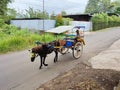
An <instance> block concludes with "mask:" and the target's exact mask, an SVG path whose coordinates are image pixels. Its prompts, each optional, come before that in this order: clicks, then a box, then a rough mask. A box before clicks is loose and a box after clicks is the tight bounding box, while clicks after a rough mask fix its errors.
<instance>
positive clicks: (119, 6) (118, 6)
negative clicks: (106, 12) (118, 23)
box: [112, 0, 120, 14]
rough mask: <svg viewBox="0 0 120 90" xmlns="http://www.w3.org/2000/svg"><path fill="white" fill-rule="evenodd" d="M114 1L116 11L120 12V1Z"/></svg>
mask: <svg viewBox="0 0 120 90" xmlns="http://www.w3.org/2000/svg"><path fill="white" fill-rule="evenodd" d="M112 3H113V4H114V6H113V10H114V13H117V14H120V1H119V0H115V1H114V2H112Z"/></svg>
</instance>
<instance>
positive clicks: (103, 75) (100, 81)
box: [37, 64, 120, 90]
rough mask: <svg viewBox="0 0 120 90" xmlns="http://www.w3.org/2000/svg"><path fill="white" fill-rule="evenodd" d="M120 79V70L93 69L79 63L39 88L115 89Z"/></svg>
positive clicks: (52, 89)
mask: <svg viewBox="0 0 120 90" xmlns="http://www.w3.org/2000/svg"><path fill="white" fill-rule="evenodd" d="M119 80H120V72H118V71H114V70H103V69H101V70H100V69H92V68H89V67H86V66H85V65H82V64H78V65H77V66H76V67H75V68H74V69H72V70H70V71H68V72H66V73H64V74H61V75H59V76H58V77H56V78H55V79H53V80H51V81H49V82H47V83H45V84H43V85H42V86H40V87H39V88H38V89H37V90H113V88H114V87H115V86H117V85H118V83H119Z"/></svg>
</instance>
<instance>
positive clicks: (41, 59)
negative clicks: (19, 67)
mask: <svg viewBox="0 0 120 90" xmlns="http://www.w3.org/2000/svg"><path fill="white" fill-rule="evenodd" d="M42 58H43V56H40V59H41V62H40V67H39V69H41V68H42V64H43V60H42Z"/></svg>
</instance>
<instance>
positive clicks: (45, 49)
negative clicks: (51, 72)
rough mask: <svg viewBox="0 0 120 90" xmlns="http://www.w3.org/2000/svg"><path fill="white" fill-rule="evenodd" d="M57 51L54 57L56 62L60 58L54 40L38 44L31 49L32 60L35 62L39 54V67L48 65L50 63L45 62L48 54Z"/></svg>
mask: <svg viewBox="0 0 120 90" xmlns="http://www.w3.org/2000/svg"><path fill="white" fill-rule="evenodd" d="M53 51H54V52H55V57H54V63H55V62H57V60H58V49H56V48H54V42H51V43H48V44H41V45H38V46H36V47H34V48H32V50H31V54H32V55H31V62H34V60H35V58H36V57H37V56H40V60H41V62H40V67H39V69H41V68H42V66H43V65H44V66H48V64H46V63H45V59H46V56H47V54H50V53H52V52H53Z"/></svg>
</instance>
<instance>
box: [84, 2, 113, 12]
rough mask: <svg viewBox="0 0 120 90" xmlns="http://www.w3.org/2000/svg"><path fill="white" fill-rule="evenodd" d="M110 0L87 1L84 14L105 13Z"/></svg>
mask: <svg viewBox="0 0 120 90" xmlns="http://www.w3.org/2000/svg"><path fill="white" fill-rule="evenodd" d="M110 3H111V2H110V0H89V1H88V4H87V7H86V10H85V12H86V13H100V12H107V11H108V10H109V6H110Z"/></svg>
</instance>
